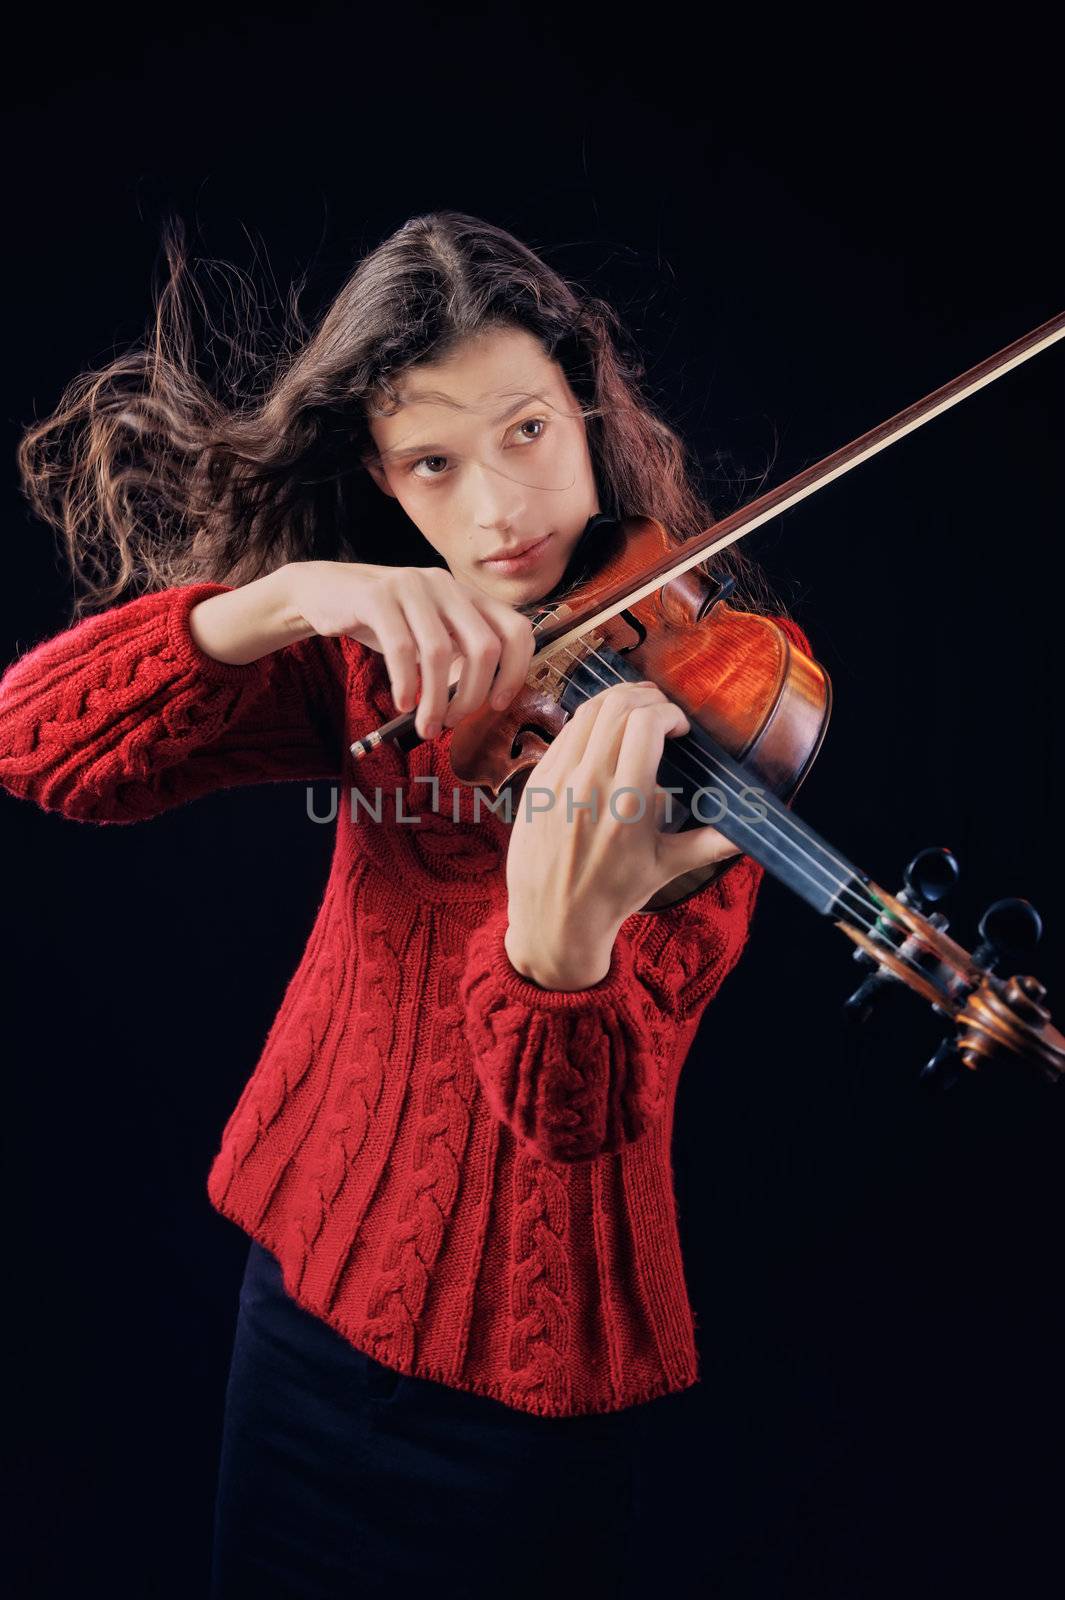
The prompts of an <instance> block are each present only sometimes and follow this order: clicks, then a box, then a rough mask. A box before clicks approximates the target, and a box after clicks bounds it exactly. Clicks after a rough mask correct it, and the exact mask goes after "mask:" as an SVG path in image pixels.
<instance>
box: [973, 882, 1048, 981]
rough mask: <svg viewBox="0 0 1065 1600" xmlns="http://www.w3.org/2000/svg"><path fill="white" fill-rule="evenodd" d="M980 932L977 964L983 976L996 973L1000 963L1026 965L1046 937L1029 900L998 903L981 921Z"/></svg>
mask: <svg viewBox="0 0 1065 1600" xmlns="http://www.w3.org/2000/svg"><path fill="white" fill-rule="evenodd" d="M979 932H980V938H981V940H982V943H980V944H978V945H977V947H976V949H975V950H974V951H973V962H974V963H975V965H976V966H978V967H979V968H980V970H981V972H994V970H995V968H996V966H997V965H998V963H999V962H1000V961H1006V962H1008V963H1009V965H1010V966H1013V965H1017V966H1023V965H1024V962H1025V958H1026V957H1027V956H1029V955H1030V954H1031V952H1032V951H1033V950H1034V949H1035V947H1036V945H1037V944H1038V943H1039V941H1040V939H1041V938H1042V936H1043V919H1042V918H1041V917H1040V915H1039V913H1038V911H1037V910H1036V909H1035V906H1033V905H1032V904H1031V903H1030V902H1029V901H1027V900H1017V899H1008V900H996V901H995V903H994V905H991V906H988V908H987V910H986V911H985V912H984V914H983V916H982V917H981V918H980V928H979Z"/></svg>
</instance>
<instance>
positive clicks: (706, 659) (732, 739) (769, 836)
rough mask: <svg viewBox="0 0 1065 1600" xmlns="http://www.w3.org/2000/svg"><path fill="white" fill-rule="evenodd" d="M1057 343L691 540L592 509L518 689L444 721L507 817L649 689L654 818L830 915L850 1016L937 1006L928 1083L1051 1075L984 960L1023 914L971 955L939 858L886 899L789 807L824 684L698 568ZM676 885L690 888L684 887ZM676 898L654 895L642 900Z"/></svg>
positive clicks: (1061, 1067) (1025, 910)
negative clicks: (692, 831)
mask: <svg viewBox="0 0 1065 1600" xmlns="http://www.w3.org/2000/svg"><path fill="white" fill-rule="evenodd" d="M1063 337H1065V313H1062V314H1061V315H1060V316H1058V317H1055V318H1052V319H1051V320H1050V321H1049V322H1046V323H1044V324H1042V326H1040V327H1039V328H1036V329H1034V330H1033V331H1032V332H1031V333H1029V334H1027V335H1025V336H1024V337H1023V338H1021V339H1018V340H1016V341H1015V342H1014V343H1013V344H1010V345H1008V346H1006V347H1005V349H1003V350H1001V351H999V352H998V353H997V354H996V355H993V356H991V357H989V358H988V359H987V360H986V361H983V362H981V363H980V364H979V365H977V366H975V367H973V368H971V369H970V370H969V371H967V372H965V373H963V374H961V375H960V376H959V377H957V378H955V379H953V380H952V381H951V382H949V383H947V384H945V385H943V386H942V387H941V388H939V389H937V390H935V391H933V393H931V394H930V395H928V396H926V397H925V398H924V399H923V400H920V401H918V402H917V403H915V404H914V405H912V406H909V407H907V408H906V409H905V410H903V411H901V412H899V413H898V414H897V415H896V416H894V417H892V418H890V419H889V420H888V421H886V422H884V423H881V424H880V425H879V426H878V427H876V428H873V429H871V430H869V432H867V433H865V434H863V435H861V437H860V438H858V439H856V440H854V441H852V442H851V443H850V444H848V445H845V446H844V447H843V448H842V449H840V450H837V451H836V452H835V453H834V454H832V455H830V456H827V457H826V458H825V459H824V460H823V461H821V462H819V463H817V464H816V465H814V466H812V467H808V468H806V469H805V470H804V471H802V472H800V473H798V474H796V475H795V476H794V477H793V478H791V479H789V480H788V481H787V482H786V483H783V484H781V485H778V486H777V487H776V488H774V489H770V490H768V491H767V492H766V493H765V494H763V495H761V496H759V498H758V499H756V500H754V501H752V502H751V503H750V504H748V505H746V506H743V507H740V508H739V509H738V510H737V511H735V512H733V513H731V514H730V515H729V516H728V517H726V518H724V519H722V521H720V522H716V523H714V524H713V525H712V527H710V528H708V529H706V530H704V531H703V532H702V533H701V534H698V535H695V536H694V537H692V538H688V539H684V540H682V541H680V542H678V541H677V540H676V539H674V537H673V536H672V535H671V533H670V532H669V530H668V529H666V528H665V527H664V526H663V525H662V524H661V523H660V522H658V521H656V520H655V519H654V518H653V517H627V518H622V519H616V518H611V517H608V516H604V515H597V516H596V517H593V518H592V519H591V521H590V523H589V525H588V527H587V528H586V529H585V530H584V533H583V535H582V538H581V540H580V541H579V543H578V546H577V548H576V550H575V551H574V555H573V558H572V560H571V562H570V565H569V568H568V570H567V573H566V575H565V577H564V579H563V583H562V585H560V587H559V589H558V590H556V591H555V592H553V593H552V594H551V595H549V596H547V597H545V598H544V599H542V600H540V601H537V602H534V603H533V604H532V605H530V606H528V607H522V608H520V609H521V610H522V611H523V612H525V613H526V614H527V615H529V616H530V620H531V622H532V626H533V633H534V636H535V638H536V641H537V643H536V651H535V654H534V656H533V659H532V662H531V664H530V669H529V673H528V676H527V678H526V682H525V684H524V686H523V688H522V690H521V691H520V692H519V693H518V695H516V696H515V698H514V699H513V700H512V701H511V703H510V705H509V706H507V708H506V709H505V710H504V711H501V712H497V711H494V710H493V709H491V708H490V707H487V708H486V707H482V708H480V709H478V710H477V711H475V712H473V713H471V714H470V715H469V716H467V717H465V718H463V719H462V720H461V721H460V722H458V723H457V724H456V725H455V727H454V728H453V729H452V740H451V749H450V763H451V766H452V769H453V771H454V773H455V776H456V777H457V778H458V779H459V781H460V782H463V783H468V784H473V785H477V786H480V787H481V788H483V789H486V790H489V791H491V794H492V797H493V803H496V802H498V801H499V800H500V798H501V797H503V798H504V800H505V801H506V804H505V805H504V807H503V809H504V813H505V814H506V815H507V818H508V820H509V817H510V812H509V804H510V801H511V800H512V799H513V798H514V797H515V796H516V795H517V794H518V793H519V791H520V788H521V787H522V785H523V784H524V782H525V781H526V780H527V778H528V776H529V775H530V773H531V772H532V770H533V768H534V767H535V766H536V764H537V762H538V761H539V760H540V759H541V757H542V756H543V755H544V754H545V752H546V750H547V749H548V747H549V745H550V743H551V741H552V739H553V738H554V737H555V736H556V735H557V734H558V733H559V732H560V731H561V728H562V727H563V726H564V724H565V722H566V721H567V719H568V718H569V716H570V715H571V714H572V713H573V711H575V710H576V708H577V706H579V705H580V704H581V703H582V701H584V700H585V699H589V698H591V697H592V696H594V695H596V694H598V693H600V692H602V691H603V690H604V689H606V688H609V687H610V686H611V685H612V684H615V683H618V682H621V681H624V680H629V681H639V680H649V681H651V682H653V683H656V684H658V685H659V687H660V688H661V689H662V691H663V693H665V694H666V695H667V697H668V698H669V699H671V700H673V701H674V702H675V703H676V704H677V705H679V706H680V707H681V709H682V710H683V711H684V713H685V715H686V717H687V718H688V721H689V724H690V731H689V732H688V733H687V734H680V735H677V736H675V737H671V738H670V739H669V740H668V741H667V743H666V749H665V752H664V754H663V757H662V761H661V763H660V766H659V769H658V774H657V782H658V785H659V787H660V788H661V789H663V790H665V791H666V792H668V793H669V794H670V795H672V796H674V797H677V798H678V803H677V804H673V805H671V806H670V808H669V810H668V811H667V820H666V822H665V823H664V827H665V829H666V830H668V831H679V830H680V829H684V828H692V827H701V826H708V825H710V826H713V827H715V828H717V829H718V831H719V832H720V833H722V834H724V835H725V837H726V838H727V839H729V840H730V841H731V842H732V843H733V844H735V845H736V846H737V848H738V849H739V850H740V851H742V852H744V853H746V854H747V855H750V856H751V857H752V858H753V859H754V860H756V861H758V862H759V863H760V864H761V865H762V866H763V867H764V868H765V870H766V871H767V872H769V873H770V874H771V875H772V876H773V877H775V878H776V879H777V880H778V881H780V882H781V883H783V884H784V885H785V886H786V887H787V888H789V889H790V890H792V892H793V893H795V894H797V895H798V896H799V898H800V899H802V900H804V901H805V902H806V903H807V904H808V905H809V906H811V907H812V908H813V910H815V911H817V912H819V913H820V914H821V915H823V916H829V917H831V918H832V920H833V921H834V923H835V925H836V927H837V928H839V929H840V931H841V932H842V933H844V934H845V935H846V936H847V937H848V938H849V939H850V940H851V941H852V942H853V943H854V945H855V946H856V947H857V948H856V950H855V952H854V955H855V958H856V959H857V960H858V961H859V962H860V963H861V964H862V965H863V967H866V968H868V969H870V973H869V975H868V976H867V977H866V978H865V980H864V981H863V983H862V984H861V985H860V986H859V988H858V989H857V990H856V991H855V993H854V994H852V995H851V996H850V997H849V999H848V1000H847V1002H846V1006H847V1009H848V1010H849V1011H850V1012H851V1013H852V1014H854V1015H857V1016H858V1017H859V1018H864V1017H865V1016H867V1015H868V1012H869V1009H870V1005H871V1001H872V998H873V996H874V995H875V993H876V991H877V989H878V988H879V987H880V986H881V985H883V984H884V983H886V982H891V981H897V982H899V983H902V984H904V985H905V986H906V987H907V988H909V989H910V990H912V991H913V992H915V993H916V994H918V995H920V996H921V997H922V998H923V999H924V1000H926V1001H927V1002H928V1003H929V1004H930V1005H931V1006H932V1009H933V1010H934V1011H935V1012H936V1013H937V1014H938V1015H940V1016H942V1017H944V1018H946V1019H948V1021H949V1022H950V1023H951V1025H952V1031H951V1032H950V1033H948V1035H947V1036H946V1037H945V1038H944V1040H943V1042H942V1043H941V1044H940V1046H939V1048H938V1049H937V1051H936V1052H935V1054H934V1055H933V1057H932V1058H931V1060H930V1061H929V1062H928V1063H927V1065H926V1067H925V1068H924V1070H923V1073H922V1077H923V1078H924V1079H925V1080H926V1081H928V1082H931V1083H935V1084H938V1085H939V1086H941V1087H943V1088H949V1087H952V1086H953V1084H954V1083H955V1082H957V1081H958V1079H959V1077H960V1076H961V1075H962V1074H963V1073H964V1071H966V1070H968V1071H976V1070H978V1069H986V1068H988V1067H990V1066H993V1065H994V1066H998V1065H999V1064H1001V1063H1006V1062H1008V1063H1010V1064H1014V1065H1015V1064H1017V1063H1021V1064H1023V1065H1024V1066H1025V1067H1027V1068H1029V1069H1034V1070H1035V1071H1036V1072H1037V1073H1038V1074H1040V1075H1041V1076H1042V1077H1043V1078H1044V1079H1046V1080H1048V1081H1050V1082H1060V1081H1061V1080H1062V1079H1063V1078H1065V1035H1062V1034H1061V1033H1060V1032H1059V1031H1058V1029H1057V1028H1055V1027H1054V1026H1053V1025H1052V1023H1051V1019H1050V1013H1049V1011H1048V1009H1047V1008H1046V1006H1045V1005H1044V1001H1045V998H1046V993H1045V990H1044V988H1043V986H1042V985H1041V984H1040V983H1039V981H1038V980H1037V979H1036V978H1034V977H1032V976H1013V977H1011V978H1009V979H1004V978H1002V977H1000V976H998V975H997V974H996V972H995V970H994V969H995V967H996V966H997V965H998V964H999V963H1000V962H1001V961H1002V960H1004V959H1006V958H1007V957H1008V958H1011V959H1015V958H1020V957H1022V956H1026V955H1027V953H1028V951H1029V950H1030V949H1031V947H1032V946H1033V945H1034V943H1035V942H1036V941H1037V939H1038V937H1039V934H1040V932H1041V926H1042V925H1041V922H1040V919H1039V916H1038V913H1037V912H1036V911H1035V909H1034V907H1032V906H1031V905H1029V903H1028V902H1027V901H1023V900H1016V899H1014V900H1002V901H998V902H996V903H995V904H994V905H993V906H992V907H990V908H989V910H988V911H987V913H985V916H984V917H983V918H982V919H981V922H980V935H981V941H982V942H981V944H980V945H979V946H978V947H977V949H976V950H975V952H972V953H970V952H969V951H968V950H966V949H965V948H964V947H963V946H962V945H960V944H958V943H956V942H955V941H954V940H953V939H951V938H950V937H949V936H948V935H947V932H946V928H947V923H946V919H945V918H944V916H943V913H942V912H941V911H938V910H935V909H934V907H935V906H936V904H937V903H938V902H939V901H940V900H941V899H942V898H943V896H944V895H945V893H946V892H947V890H948V889H949V887H950V885H951V884H952V882H953V880H954V878H955V877H956V875H957V864H956V862H955V861H954V858H953V857H952V856H951V854H950V852H949V851H946V850H943V849H936V848H933V849H929V850H925V851H922V852H920V853H919V855H918V856H916V857H915V858H914V860H913V861H911V863H910V864H909V866H908V868H907V870H906V874H905V882H904V885H903V887H902V888H901V889H900V890H899V892H898V894H897V895H892V894H890V893H889V892H888V891H887V890H885V889H883V888H881V886H880V885H879V884H877V883H875V882H874V881H873V880H872V879H871V878H870V877H869V876H868V875H867V874H866V873H864V872H862V871H861V870H860V869H859V868H858V867H857V866H855V865H854V864H853V863H851V862H850V861H848V860H847V859H846V858H845V857H844V856H843V855H842V854H841V852H840V851H838V850H837V849H835V848H834V847H833V846H832V845H830V844H829V843H828V842H827V841H826V840H825V839H823V838H822V837H821V836H820V835H819V834H818V833H816V832H815V830H814V829H813V828H812V827H810V826H809V824H808V823H806V822H805V821H803V820H802V819H801V818H800V817H798V816H796V815H795V814H794V812H793V810H792V809H791V808H792V803H793V801H794V798H795V795H796V793H797V791H798V789H799V787H800V785H801V783H802V782H803V779H804V778H805V777H806V775H807V773H808V772H809V770H810V768H811V766H812V764H813V762H814V760H815V758H816V756H817V753H818V751H819V750H820V748H821V745H822V743H823V740H824V737H825V733H826V730H827V726H828V721H829V717H830V714H831V705H832V688H831V683H830V680H829V677H828V674H827V673H826V671H825V670H824V668H823V667H822V666H820V665H819V664H818V663H817V662H816V661H814V660H813V658H812V657H810V656H808V655H807V654H806V653H805V652H804V651H802V650H800V649H798V648H797V647H796V646H795V645H794V644H793V643H792V642H791V641H790V639H789V638H788V636H787V634H786V633H785V632H784V630H783V629H782V628H781V627H780V626H779V624H777V623H776V622H774V621H773V620H772V619H771V618H769V617H764V616H761V615H758V614H757V613H752V612H745V611H741V610H738V609H736V608H735V607H732V606H730V605H729V603H728V596H729V594H730V593H731V591H732V587H733V580H731V579H725V580H724V581H719V580H718V579H716V578H715V577H714V575H713V572H712V566H711V563H712V559H713V555H714V553H715V552H717V551H720V550H722V549H724V548H725V547H726V546H727V545H729V544H731V543H733V542H734V541H735V540H737V539H740V538H742V537H743V536H744V535H746V534H748V533H750V532H751V531H752V530H753V529H754V528H756V527H758V526H760V525H761V524H762V523H763V522H765V521H767V520H768V519H769V518H770V517H775V516H779V515H780V514H781V512H783V511H785V510H787V509H788V508H789V507H790V506H792V505H795V504H797V503H798V502H799V501H800V500H802V499H805V498H806V497H807V496H809V495H811V494H813V493H815V492H816V491H817V490H818V489H820V488H822V487H823V486H824V485H826V484H827V483H830V482H832V481H833V480H834V479H835V478H838V477H840V476H841V475H842V474H843V473H844V472H847V471H850V470H852V469H853V468H854V467H856V466H858V465H860V464H861V463H862V462H863V461H866V460H868V459H869V457H870V456H872V455H874V454H876V453H877V452H878V451H880V450H883V449H885V448H887V447H888V446H889V445H890V444H892V443H894V442H895V441H896V440H898V439H900V438H902V437H903V436H904V435H906V434H908V433H910V432H912V431H913V430H914V429H915V428H917V427H920V426H922V425H923V424H924V423H925V422H927V421H930V420H931V418H932V417H934V416H938V415H940V414H941V413H942V412H943V411H945V410H947V409H948V408H949V407H950V406H952V405H955V404H957V403H959V402H960V401H961V400H963V399H965V398H967V397H968V396H969V395H971V394H973V393H975V392H976V391H977V390H978V389H980V388H982V387H984V385H985V384H987V383H990V382H992V381H993V380H994V379H995V378H997V377H999V376H1001V375H1002V374H1003V373H1005V372H1008V371H1010V370H1011V369H1012V368H1013V367H1015V366H1017V365H1018V364H1019V363H1020V362H1022V361H1024V360H1027V359H1029V358H1030V357H1031V356H1034V355H1036V354H1037V353H1039V352H1040V351H1041V350H1044V349H1047V348H1048V347H1049V346H1050V345H1051V344H1053V343H1055V342H1056V341H1057V340H1059V339H1061V338H1063ZM415 715H416V713H415V712H414V711H407V712H404V713H403V714H401V715H400V716H398V717H395V718H393V719H392V721H390V722H388V723H386V724H385V725H384V726H383V727H381V728H378V729H376V730H374V731H373V732H372V733H370V734H368V735H367V736H366V737H365V738H363V739H358V740H356V741H355V742H354V743H353V744H352V745H351V753H352V755H353V756H354V757H355V759H356V760H362V759H363V758H364V757H365V756H367V755H368V754H369V753H370V752H371V751H372V750H374V749H376V748H377V746H378V745H379V744H381V743H382V742H384V741H389V742H394V743H395V744H396V745H397V746H398V747H399V748H401V749H405V750H408V749H412V748H413V747H414V745H415V744H417V743H418V742H420V735H419V734H418V732H417V730H416V727H415ZM717 870H720V869H718V868H711V869H710V871H711V872H715V871H717ZM704 872H705V869H704ZM689 876H696V877H699V878H700V882H701V881H705V878H704V877H703V876H702V875H701V874H693V875H689ZM680 887H681V889H682V890H687V891H688V892H686V893H683V894H682V896H681V898H682V899H683V898H688V894H689V893H694V892H695V889H697V888H698V887H699V883H696V884H695V887H694V888H691V889H690V890H688V886H687V885H686V884H685V883H683V881H681V883H680ZM674 888H675V885H674V884H670V885H668V886H667V889H668V890H673V889H674ZM677 903H679V901H677V900H675V899H669V900H667V901H665V902H663V901H662V899H661V897H660V896H655V897H654V898H653V899H652V900H651V901H649V902H648V904H647V905H646V906H644V907H642V908H641V910H643V911H653V910H658V909H662V907H663V904H670V905H672V904H677Z"/></svg>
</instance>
